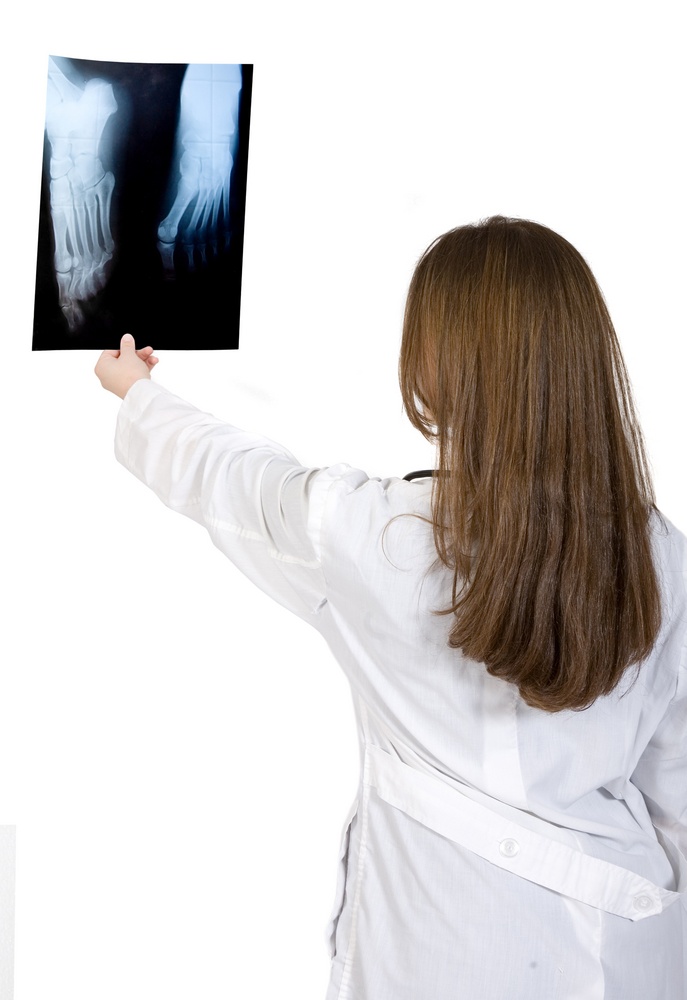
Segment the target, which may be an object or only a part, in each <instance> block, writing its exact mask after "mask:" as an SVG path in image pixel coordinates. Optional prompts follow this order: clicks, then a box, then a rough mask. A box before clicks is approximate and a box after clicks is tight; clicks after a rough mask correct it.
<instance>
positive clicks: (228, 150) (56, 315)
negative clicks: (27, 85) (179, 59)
mask: <svg viewBox="0 0 687 1000" xmlns="http://www.w3.org/2000/svg"><path fill="white" fill-rule="evenodd" d="M251 83H252V67H251V66H246V65H243V66H240V65H220V64H208V65H205V64H195V63H192V64H188V65H178V64H142V63H105V62H94V61H92V60H90V61H89V60H79V59H66V58H63V57H57V56H54V57H53V56H51V57H50V59H49V64H48V88H47V101H46V116H45V154H44V175H43V195H42V202H41V220H40V228H39V245H38V267H37V277H36V307H35V312H34V340H33V349H34V350H52V349H61V348H81V347H89V348H90V347H98V348H102V347H107V346H116V343H117V341H118V339H119V336H121V333H123V332H124V331H125V330H129V331H130V332H132V333H133V334H134V335H136V332H137V328H140V329H143V328H145V334H142V335H144V336H145V339H146V340H147V341H150V340H152V341H154V342H155V345H156V346H157V347H159V348H163V347H172V348H174V347H177V348H194V349H198V348H201V349H202V348H235V347H237V346H238V322H239V305H240V288H241V269H242V251H243V223H244V215H245V183H246V166H247V155H248V154H247V151H248V124H249V115H250V94H251Z"/></svg>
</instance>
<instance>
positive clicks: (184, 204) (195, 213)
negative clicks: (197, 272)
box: [157, 64, 241, 273]
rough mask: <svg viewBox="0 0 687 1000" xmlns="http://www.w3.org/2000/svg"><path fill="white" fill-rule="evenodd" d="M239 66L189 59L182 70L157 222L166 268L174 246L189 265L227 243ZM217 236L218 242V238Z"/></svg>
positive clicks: (171, 263)
mask: <svg viewBox="0 0 687 1000" xmlns="http://www.w3.org/2000/svg"><path fill="white" fill-rule="evenodd" d="M240 92H241V67H240V66H231V65H203V64H190V65H189V66H188V69H187V70H186V73H185V75H184V80H183V84H182V87H181V96H180V115H179V126H178V129H177V136H176V154H175V158H176V160H177V161H178V171H177V172H176V174H175V175H174V176H173V177H172V179H171V184H170V191H169V195H170V197H171V196H174V201H173V203H172V206H171V208H170V210H169V212H168V213H167V215H166V217H165V218H164V219H163V220H162V222H161V223H160V225H159V227H158V231H157V236H158V244H157V246H158V251H159V253H160V256H161V258H162V263H163V267H164V269H165V271H166V272H167V273H172V272H173V271H174V269H175V265H174V249H175V247H176V246H178V247H179V248H180V249H182V250H183V254H184V258H183V259H184V260H185V266H186V268H187V269H188V270H193V269H194V266H195V265H194V250H195V251H196V252H197V253H198V255H199V257H200V261H201V263H203V264H204V263H206V261H207V253H208V251H211V252H212V253H213V254H214V255H216V254H217V253H218V250H220V249H226V247H227V246H228V243H229V237H230V229H229V190H230V178H231V168H232V166H233V163H234V158H235V156H236V145H237V141H238V127H237V126H238V108H239V94H240ZM222 240H223V246H222V245H221V241H222Z"/></svg>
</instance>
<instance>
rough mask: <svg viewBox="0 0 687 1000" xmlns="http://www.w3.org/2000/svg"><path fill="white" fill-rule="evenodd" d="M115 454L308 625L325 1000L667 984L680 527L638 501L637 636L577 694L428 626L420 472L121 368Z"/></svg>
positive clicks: (676, 911) (651, 988) (463, 997)
mask: <svg viewBox="0 0 687 1000" xmlns="http://www.w3.org/2000/svg"><path fill="white" fill-rule="evenodd" d="M116 454H117V457H118V459H119V461H121V462H122V463H123V464H124V465H125V466H126V467H127V468H129V469H130V470H131V471H132V472H133V473H134V475H136V476H137V477H138V478H139V479H141V480H142V481H143V482H144V483H146V484H147V485H148V486H150V487H151V488H152V489H153V490H154V491H155V492H156V493H157V495H158V496H159V497H160V499H161V500H162V501H163V502H164V503H165V504H167V505H168V506H169V507H171V508H173V509H174V510H178V511H179V512H180V513H182V514H185V515H187V516H188V517H191V518H193V519H194V520H196V521H198V522H199V523H200V524H202V525H204V526H205V527H206V528H207V530H208V532H209V533H210V536H211V538H212V540H213V542H214V543H215V545H217V546H218V548H219V549H221V551H222V552H224V553H225V554H226V555H227V556H228V557H229V558H230V559H231V560H232V562H234V563H235V564H236V565H237V566H238V567H239V568H240V569H241V570H242V571H243V572H244V573H245V574H246V575H247V576H248V577H250V578H251V579H252V580H253V581H254V582H255V583H257V584H258V585H259V586H260V587H261V588H262V589H263V590H265V591H266V592H267V593H268V594H270V595H271V596H272V597H274V598H275V599H276V600H277V601H279V602H280V603H281V604H283V605H285V606H286V607H287V608H290V609H291V610H292V611H294V612H295V613H296V614H298V615H300V616H301V617H302V618H304V619H305V620H306V621H309V622H310V623H311V624H312V625H313V626H314V627H315V628H316V629H318V630H319V631H320V632H321V633H322V635H323V636H324V637H325V639H326V641H327V642H328V644H329V646H330V647H331V650H332V652H333V653H334V656H335V657H336V659H337V660H338V661H339V663H340V665H341V667H342V668H343V670H344V672H345V674H346V676H347V678H348V680H349V682H350V685H351V688H352V692H353V700H354V705H355V709H356V717H357V724H358V733H359V739H360V750H361V774H360V785H359V793H358V796H357V800H356V803H355V804H354V807H353V808H352V810H351V814H350V815H349V817H348V820H347V822H346V824H345V829H344V835H343V838H342V846H341V856H340V862H339V882H338V892H337V899H336V901H335V907H334V912H333V915H332V919H331V922H330V925H329V930H328V941H329V947H330V954H331V956H332V965H331V978H330V984H329V989H328V993H327V1000H344V998H346V1000H602V998H603V1000H685V997H687V972H686V969H685V934H686V929H687V907H686V906H685V895H684V893H685V889H687V862H686V861H685V856H687V593H686V569H687V539H685V537H684V536H683V535H682V534H681V533H680V532H678V531H677V530H676V529H675V528H674V527H673V526H672V525H671V524H670V523H669V522H667V521H666V522H665V524H663V523H662V522H660V521H659V520H658V519H656V522H655V525H654V531H653V540H654V543H655V553H656V559H657V565H658V568H659V574H660V579H661V585H662V588H663V595H664V622H663V626H662V630H661V634H660V637H659V640H658V642H657V644H656V647H655V649H654V651H653V653H652V655H651V656H650V657H649V659H648V660H647V662H646V663H645V664H644V665H643V666H642V669H641V673H640V674H639V678H638V680H637V681H636V683H635V684H634V685H633V684H632V679H633V674H632V671H630V672H629V673H628V674H627V675H626V677H625V679H624V680H623V682H622V683H621V685H620V687H619V688H618V689H616V691H614V692H613V693H612V694H611V695H609V696H608V697H604V698H600V699H599V700H597V701H596V702H595V703H594V705H593V706H592V707H590V708H589V709H587V710H586V711H583V712H572V711H566V712H561V713H558V714H549V713H546V712H542V711H539V710H537V709H534V708H530V707H529V706H528V705H526V704H525V703H524V702H523V701H522V699H521V698H520V697H519V694H518V691H517V689H516V688H515V687H514V686H513V685H511V684H509V683H506V682H504V681H501V680H498V679H496V678H493V677H491V676H490V675H489V674H488V673H487V672H486V670H485V669H484V667H483V666H482V665H480V664H479V663H475V662H472V661H470V660H467V659H465V658H464V657H462V656H461V655H460V653H458V652H457V651H456V650H452V649H450V648H449V647H448V646H447V644H446V634H447V630H448V628H449V622H448V619H447V617H440V616H437V615H434V614H432V610H433V609H437V608H442V607H445V606H446V604H447V600H448V596H449V592H450V576H449V573H448V571H447V570H446V568H445V567H443V566H442V565H441V564H438V563H437V561H436V558H435V556H436V553H435V550H434V548H433V542H432V532H431V527H430V526H429V525H428V524H427V522H426V521H424V520H422V519H421V518H418V517H412V516H406V515H408V514H413V513H419V514H421V515H427V514H428V512H429V492H430V491H429V485H428V484H427V483H426V482H415V483H408V482H405V481H403V480H399V479H387V480H379V479H369V478H368V477H367V476H366V475H365V474H364V473H363V472H360V471H359V470H356V469H352V468H350V467H348V466H345V465H338V466H335V467H333V468H329V469H322V470H317V469H315V470H312V469H306V468H303V467H301V466H300V465H299V464H298V462H297V461H296V460H295V459H294V458H293V456H292V455H291V454H290V453H289V452H288V451H286V450H285V449H283V448H281V447H280V446H279V445H276V444H275V443H274V442H272V441H269V440H267V439H265V438H262V437H259V436H257V435H254V434H249V433H246V432H244V431H241V430H238V429H236V428H234V427H231V426H229V425H227V424H224V423H222V422H220V421H219V420H217V419H215V418H214V417H212V416H210V415H208V414H204V413H201V412H199V411H198V410H196V409H195V408H194V407H192V406H190V405H189V404H187V403H185V402H183V401H182V400H180V399H178V398H177V397H176V396H173V395H172V394H171V393H168V392H167V391H166V390H164V389H163V388H161V387H160V386H159V385H157V384H155V383H153V382H151V381H148V380H141V381H139V382H136V383H135V384H134V385H133V386H132V388H131V389H130V391H129V392H128V393H127V396H126V398H125V400H124V402H123V404H122V407H121V409H120V412H119V417H118V425H117V435H116Z"/></svg>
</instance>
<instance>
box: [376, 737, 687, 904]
mask: <svg viewBox="0 0 687 1000" xmlns="http://www.w3.org/2000/svg"><path fill="white" fill-rule="evenodd" d="M363 781H364V783H365V784H367V785H371V786H372V787H373V788H375V789H376V791H377V794H378V795H379V797H380V798H381V799H383V800H384V801H385V802H387V803H389V805H392V806H395V807H396V808H397V809H401V810H402V811H403V812H404V813H406V814H407V815H408V816H411V817H412V818H413V819H416V820H418V821H419V822H420V823H422V824H423V825H424V826H426V827H429V829H431V830H434V831H435V832H436V833H439V834H441V835H442V836H443V837H447V838H448V839H449V840H452V841H454V842H455V843H457V844H460V845H461V846H462V847H465V848H467V849H468V850H469V851H472V852H473V853H474V854H477V855H478V856H479V857H481V858H484V859H485V860H486V861H490V862H491V863H492V864H495V865H498V867H499V868H503V869H505V870H506V871H510V872H512V873H513V874H515V875H519V876H520V877H521V878H524V879H527V880H528V881H530V882H535V883H537V884H538V885H541V886H545V887H546V888H548V889H552V890H553V891H554V892H559V893H561V894H562V895H564V896H567V897H569V898H571V899H575V900H578V901H579V902H582V903H587V904H588V905H589V906H594V907H597V908H598V909H601V910H605V911H606V912H608V913H615V914H617V915H618V916H621V917H626V918H627V919H628V920H643V919H644V918H645V917H651V916H654V915H655V914H657V913H661V912H662V911H663V910H664V909H666V907H668V906H670V905H671V904H672V903H674V902H675V901H676V900H677V899H679V898H680V895H681V893H680V892H673V891H671V890H670V889H664V888H662V887H661V886H658V885H655V884H654V883H653V882H650V881H649V880H648V879H646V878H643V877H642V876H641V875H638V874H637V873H636V872H633V871H630V870H629V869H626V868H621V867H619V866H618V865H614V864H611V863H610V862H608V861H603V860H601V859H600V858H595V857H593V856H591V855H589V854H585V853H584V851H581V850H579V849H578V848H577V847H574V846H570V843H565V842H564V840H568V841H570V840H571V839H572V840H574V838H575V834H574V832H573V831H570V830H564V829H562V828H560V827H557V826H554V825H553V824H548V823H545V822H544V821H542V820H536V819H535V820H533V822H536V823H537V825H538V826H539V827H540V828H541V827H542V826H545V827H548V828H549V829H550V834H549V833H548V832H547V834H546V835H542V833H538V832H536V831H535V830H531V829H528V828H527V827H526V826H524V825H522V824H521V823H517V822H515V821H513V820H512V819H509V818H507V817H506V816H504V815H501V814H500V813H498V812H496V811H494V809H491V808H489V806H487V805H485V804H484V803H482V802H480V801H477V800H476V799H475V798H473V797H471V795H470V794H469V792H471V791H472V790H471V789H467V788H466V793H463V792H462V791H459V790H458V789H456V788H455V787H454V786H452V785H448V784H447V783H446V782H445V781H443V780H442V779H441V778H437V777H434V776H433V775H431V774H426V773H424V772H423V771H419V770H417V769H416V768H414V767H411V766H410V765H408V764H405V763H404V762H403V761H401V760H400V759H399V758H398V757H394V756H393V755H392V754H390V753H388V752H387V751H386V750H382V748H381V747H377V746H373V745H371V744H367V746H366V748H365V761H364V771H363ZM477 794H479V793H477Z"/></svg>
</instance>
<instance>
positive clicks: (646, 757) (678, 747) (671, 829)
mask: <svg viewBox="0 0 687 1000" xmlns="http://www.w3.org/2000/svg"><path fill="white" fill-rule="evenodd" d="M632 781H633V783H634V784H635V785H636V786H637V787H638V788H639V790H640V791H641V792H642V794H643V796H644V799H645V801H646V804H647V807H648V810H649V814H650V815H651V819H652V822H653V824H654V827H655V828H656V830H657V831H658V833H659V835H663V836H665V837H667V838H668V840H669V844H668V845H665V843H664V846H665V847H666V851H667V853H668V854H669V856H672V855H673V854H674V851H673V850H672V848H677V850H678V851H679V852H680V854H681V855H682V858H681V859H679V858H678V859H677V860H678V861H680V862H681V863H680V864H678V865H675V866H674V867H677V868H679V869H680V870H681V871H682V872H683V873H685V872H687V645H686V646H684V647H683V650H682V657H681V662H680V666H679V668H678V674H677V684H676V690H675V693H674V696H673V698H672V700H671V702H670V705H669V706H668V709H667V711H666V713H665V715H664V716H663V719H662V720H661V722H660V724H659V726H658V728H657V729H656V731H655V732H654V734H653V736H652V738H651V740H650V741H649V743H648V745H647V747H646V748H645V750H644V752H643V754H642V756H641V757H640V759H639V762H638V764H637V767H636V768H635V772H634V774H633V775H632ZM661 839H663V837H662V838H661ZM685 879H686V876H685V875H684V874H683V881H684V880H685ZM681 889H682V891H683V892H684V891H686V890H687V881H685V884H683V885H682V886H681Z"/></svg>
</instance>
